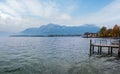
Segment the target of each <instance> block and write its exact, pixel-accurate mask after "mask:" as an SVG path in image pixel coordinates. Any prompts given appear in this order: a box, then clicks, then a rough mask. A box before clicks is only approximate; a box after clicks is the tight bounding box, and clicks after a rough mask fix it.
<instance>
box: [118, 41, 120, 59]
mask: <svg viewBox="0 0 120 74" xmlns="http://www.w3.org/2000/svg"><path fill="white" fill-rule="evenodd" d="M118 57H120V40H119V49H118Z"/></svg>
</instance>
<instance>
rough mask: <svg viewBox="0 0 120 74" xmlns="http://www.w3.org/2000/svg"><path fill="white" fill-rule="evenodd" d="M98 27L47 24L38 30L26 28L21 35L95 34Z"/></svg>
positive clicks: (90, 25)
mask: <svg viewBox="0 0 120 74" xmlns="http://www.w3.org/2000/svg"><path fill="white" fill-rule="evenodd" d="M99 30H100V28H99V27H97V26H95V25H93V24H86V25H83V26H60V25H58V24H47V25H43V26H41V27H38V28H28V29H25V30H24V31H22V32H21V33H20V34H22V35H81V34H83V33H85V32H92V33H96V32H98V31H99Z"/></svg>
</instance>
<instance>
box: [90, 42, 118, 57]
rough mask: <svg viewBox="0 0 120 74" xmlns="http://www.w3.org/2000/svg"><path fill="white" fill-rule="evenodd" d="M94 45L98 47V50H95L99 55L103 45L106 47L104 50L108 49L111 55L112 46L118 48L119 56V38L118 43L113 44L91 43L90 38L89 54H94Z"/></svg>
mask: <svg viewBox="0 0 120 74" xmlns="http://www.w3.org/2000/svg"><path fill="white" fill-rule="evenodd" d="M95 47H97V48H98V51H97V53H98V54H99V55H101V53H102V50H103V49H102V48H103V47H105V48H106V49H104V50H108V55H111V56H112V54H113V48H117V50H118V56H119V57H120V40H119V44H118V45H113V44H102V43H100V44H96V43H95V44H93V43H92V40H90V56H91V55H92V54H94V49H95Z"/></svg>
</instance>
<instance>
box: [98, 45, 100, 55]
mask: <svg viewBox="0 0 120 74" xmlns="http://www.w3.org/2000/svg"><path fill="white" fill-rule="evenodd" d="M98 54H100V47H99V46H98Z"/></svg>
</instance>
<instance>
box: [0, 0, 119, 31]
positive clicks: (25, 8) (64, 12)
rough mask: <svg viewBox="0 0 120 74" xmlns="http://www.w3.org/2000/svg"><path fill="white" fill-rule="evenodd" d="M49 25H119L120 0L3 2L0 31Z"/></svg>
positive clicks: (1, 1) (16, 0) (14, 0)
mask: <svg viewBox="0 0 120 74" xmlns="http://www.w3.org/2000/svg"><path fill="white" fill-rule="evenodd" d="M48 23H55V24H60V25H65V26H81V25H84V24H95V25H96V26H99V27H102V26H106V27H109V28H110V27H113V26H114V25H115V24H118V25H120V0H0V31H8V32H20V31H22V30H24V29H26V28H30V27H40V26H42V25H46V24H48Z"/></svg>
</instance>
